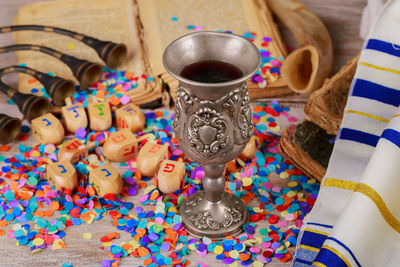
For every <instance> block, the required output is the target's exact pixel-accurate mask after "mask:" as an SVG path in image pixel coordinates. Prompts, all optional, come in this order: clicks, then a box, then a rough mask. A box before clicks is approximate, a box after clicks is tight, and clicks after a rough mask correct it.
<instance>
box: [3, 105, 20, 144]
mask: <svg viewBox="0 0 400 267" xmlns="http://www.w3.org/2000/svg"><path fill="white" fill-rule="evenodd" d="M21 125H22V122H21V120H19V119H17V118H12V117H10V116H8V115H6V114H1V113H0V144H3V145H4V144H8V143H11V142H12V141H13V140H14V139H15V138H16V137H17V136H18V134H19V132H20V130H21Z"/></svg>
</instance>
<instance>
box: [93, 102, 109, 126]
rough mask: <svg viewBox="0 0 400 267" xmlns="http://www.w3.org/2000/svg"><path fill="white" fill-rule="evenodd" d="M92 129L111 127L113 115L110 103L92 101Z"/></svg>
mask: <svg viewBox="0 0 400 267" xmlns="http://www.w3.org/2000/svg"><path fill="white" fill-rule="evenodd" d="M88 114H89V121H90V129H92V130H93V131H105V130H107V129H108V128H110V127H111V124H112V115H111V108H110V105H109V104H108V103H92V104H89V106H88Z"/></svg>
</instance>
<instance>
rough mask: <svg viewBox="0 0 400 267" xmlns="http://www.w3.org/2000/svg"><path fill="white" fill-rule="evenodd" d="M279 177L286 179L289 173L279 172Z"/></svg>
mask: <svg viewBox="0 0 400 267" xmlns="http://www.w3.org/2000/svg"><path fill="white" fill-rule="evenodd" d="M279 177H280V178H281V179H287V178H288V177H289V174H288V173H287V172H281V173H280V174H279Z"/></svg>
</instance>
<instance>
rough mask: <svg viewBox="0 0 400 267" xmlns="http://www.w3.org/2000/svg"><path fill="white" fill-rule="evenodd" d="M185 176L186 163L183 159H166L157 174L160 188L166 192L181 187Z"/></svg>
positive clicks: (171, 191)
mask: <svg viewBox="0 0 400 267" xmlns="http://www.w3.org/2000/svg"><path fill="white" fill-rule="evenodd" d="M184 178H185V163H183V162H181V161H173V160H168V159H167V160H164V161H163V162H161V165H160V169H159V170H158V174H157V183H158V185H157V186H158V189H159V190H160V191H161V192H162V193H164V194H171V193H174V192H175V191H177V190H178V189H179V188H181V184H182V181H183V179H184Z"/></svg>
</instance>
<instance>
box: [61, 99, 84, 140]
mask: <svg viewBox="0 0 400 267" xmlns="http://www.w3.org/2000/svg"><path fill="white" fill-rule="evenodd" d="M65 102H66V104H67V105H66V106H65V107H62V108H61V114H62V117H63V120H64V124H65V128H66V129H67V131H69V132H71V133H75V132H76V131H77V130H78V129H79V128H82V129H86V127H87V125H88V121H87V116H86V112H85V109H84V108H83V107H82V105H81V104H73V105H72V103H71V99H70V98H67V99H66V100H65Z"/></svg>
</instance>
